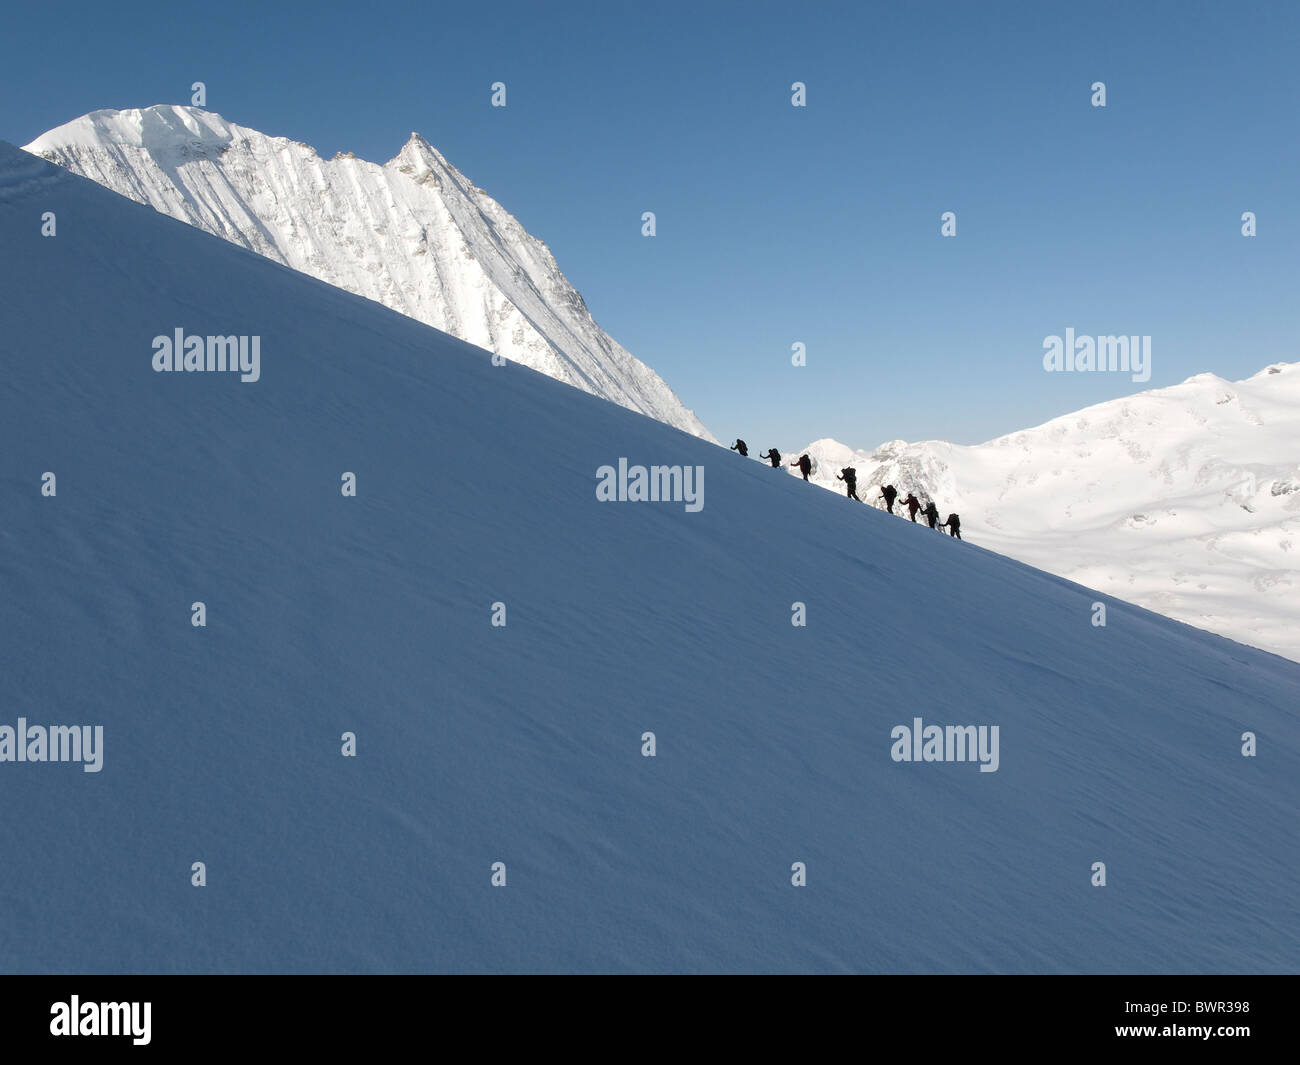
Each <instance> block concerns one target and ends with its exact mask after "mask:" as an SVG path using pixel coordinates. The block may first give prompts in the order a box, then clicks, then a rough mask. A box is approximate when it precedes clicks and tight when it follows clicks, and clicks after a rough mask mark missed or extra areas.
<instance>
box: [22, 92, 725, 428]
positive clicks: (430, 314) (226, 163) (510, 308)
mask: <svg viewBox="0 0 1300 1065" xmlns="http://www.w3.org/2000/svg"><path fill="white" fill-rule="evenodd" d="M26 150H27V151H29V152H33V153H36V154H38V155H41V156H42V157H44V158H46V159H49V160H52V161H53V162H56V163H58V164H59V165H60V166H64V167H67V168H68V169H69V170H72V171H74V172H75V173H78V174H81V175H82V176H84V177H89V178H92V179H93V180H95V181H98V182H99V183H100V184H101V185H104V186H105V187H106V188H110V189H112V190H113V191H114V192H119V193H121V194H122V195H123V196H129V197H130V198H131V199H133V200H136V201H138V202H139V203H146V204H148V205H149V206H151V207H153V208H154V209H155V210H158V211H161V212H162V213H163V214H167V215H171V216H172V217H173V218H179V219H180V220H181V221H183V222H188V223H190V224H191V225H193V226H197V227H199V228H200V229H204V230H207V231H208V232H209V233H215V234H216V235H217V236H219V237H223V238H225V239H226V240H228V241H230V242H232V243H234V244H238V245H240V246H241V247H244V248H249V249H251V250H252V251H255V252H257V253H258V254H260V255H265V256H267V257H268V258H271V259H274V260H275V261H276V262H279V263H284V264H285V265H286V266H291V267H293V269H295V270H301V271H302V272H303V273H307V274H311V275H312V276H313V277H317V278H320V279H321V280H322V281H327V282H329V283H330V284H331V285H337V286H338V287H339V288H344V289H347V290H348V291H349V292H355V293H357V294H358V295H361V296H365V297H366V298H367V299H372V300H375V301H377V302H379V303H382V304H384V306H386V307H391V308H393V310H396V311H401V312H402V313H403V314H406V315H409V316H410V317H412V318H415V319H417V320H419V321H421V322H424V323H426V324H428V325H432V326H434V327H435V328H437V329H441V330H444V331H446V332H448V333H451V334H453V335H454V336H458V337H460V338H461V339H462V340H467V341H469V342H470V343H471V344H477V345H478V346H480V347H484V348H487V349H488V350H489V351H494V352H497V353H498V354H501V355H504V356H505V357H507V358H508V359H511V360H512V361H515V362H521V363H523V364H524V365H525V366H531V367H532V368H533V369H535V370H540V371H541V372H542V373H544V374H547V375H548V376H550V377H554V378H555V379H556V380H559V381H563V382H565V383H566V384H570V385H573V386H574V387H576V388H580V389H582V390H583V391H585V392H590V393H592V394H593V395H597V396H601V397H603V398H605V399H608V400H612V401H613V402H615V403H618V404H620V405H622V406H624V407H628V408H629V409H631V410H635V411H639V412H640V413H642V414H646V415H648V416H650V417H652V418H656V419H658V420H659V421H662V422H665V423H666V424H668V425H673V426H676V427H677V428H679V429H684V430H685V431H686V432H689V433H694V434H695V435H696V436H701V437H703V438H704V439H706V440H712V439H713V437H712V436H711V435H710V434H709V431H708V430H707V429H705V428H704V426H703V425H702V424H701V423H700V421H699V419H697V418H696V417H695V415H694V414H693V413H692V412H691V411H689V410H687V409H686V407H685V406H683V405H682V402H681V400H679V399H678V398H677V396H676V395H675V394H674V393H673V391H672V390H671V389H670V388H669V387H668V385H667V384H665V383H664V381H663V379H662V378H660V377H659V375H658V374H656V373H655V372H654V371H653V370H651V369H650V367H648V366H646V365H645V364H644V363H642V362H640V361H639V360H638V359H636V358H634V357H633V356H632V355H631V354H629V353H628V352H627V351H626V350H625V349H624V348H622V347H621V346H620V345H619V344H618V343H616V342H615V341H614V339H613V338H612V337H610V336H609V335H608V334H607V333H605V332H604V330H602V329H601V328H600V327H599V326H598V325H597V324H596V323H595V321H594V320H593V318H592V317H591V313H590V312H589V311H588V310H587V306H586V304H585V303H584V302H583V300H582V296H581V295H579V294H578V292H577V290H576V289H574V287H573V286H572V285H571V284H569V282H568V281H567V280H566V279H565V277H564V275H563V274H562V273H560V268H559V266H557V265H556V262H555V259H554V257H553V256H552V255H551V252H550V250H549V249H548V248H547V247H546V245H545V244H543V243H542V242H541V241H539V240H537V239H536V238H534V237H532V236H530V235H529V234H528V233H526V232H525V231H524V228H523V227H522V226H521V225H520V224H519V223H518V222H517V221H516V220H515V219H514V218H513V217H512V216H511V215H510V214H508V213H507V212H506V211H505V210H504V209H503V208H502V207H501V205H500V204H499V203H497V202H496V201H495V200H494V199H492V197H490V196H489V195H488V194H487V193H486V192H484V191H483V190H482V189H480V188H476V187H475V186H474V184H473V183H472V182H470V181H469V179H467V178H466V177H465V176H464V175H463V174H462V173H460V171H458V170H457V169H456V168H455V167H453V166H452V165H451V164H450V163H448V162H447V160H446V159H444V158H443V157H442V156H441V155H439V154H438V152H437V151H436V150H435V149H434V148H433V147H432V146H431V145H430V144H429V143H428V142H427V141H425V140H424V139H423V138H421V137H420V136H419V135H418V134H415V133H412V134H411V139H410V140H409V141H407V143H406V146H405V147H404V148H403V149H402V150H401V152H399V153H398V155H397V157H396V158H394V159H392V160H391V161H389V162H388V163H386V164H385V165H383V166H378V165H376V164H375V163H368V162H366V161H365V160H362V159H357V158H355V157H353V156H351V155H350V154H347V155H343V154H341V155H338V156H336V157H335V158H334V159H331V160H328V161H326V160H324V159H321V158H320V156H318V155H317V154H316V152H315V150H314V149H313V148H311V147H310V146H309V145H306V144H302V143H301V142H298V141H292V140H288V139H287V138H284V137H268V136H266V135H265V134H263V133H259V132H258V131H257V130H253V129H246V128H245V127H243V126H237V125H235V124H234V123H233V122H227V121H226V120H225V119H223V118H222V117H221V116H220V115H218V114H214V113H212V112H209V111H204V110H201V109H199V108H197V107H180V106H170V105H158V106H154V107H147V108H144V109H143V110H138V109H135V110H125V111H93V112H91V113H90V114H88V115H83V116H82V117H81V118H78V119H75V120H74V121H72V122H69V123H67V124H66V125H63V126H59V127H58V128H57V129H53V130H50V131H49V132H48V133H45V134H43V135H42V136H40V137H38V138H37V139H36V140H34V141H32V143H31V144H28V145H27V146H26Z"/></svg>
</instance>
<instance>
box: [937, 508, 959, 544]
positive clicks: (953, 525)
mask: <svg viewBox="0 0 1300 1065" xmlns="http://www.w3.org/2000/svg"><path fill="white" fill-rule="evenodd" d="M939 528H941V529H943V528H946V529H947V530H948V535H949V536H955V537H957V539H958V540H960V539H961V518H959V517H958V516H957V515H956V514H949V515H948V520H947V521H946V522H941V523H940V524H939Z"/></svg>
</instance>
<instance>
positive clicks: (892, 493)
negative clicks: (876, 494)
mask: <svg viewBox="0 0 1300 1065" xmlns="http://www.w3.org/2000/svg"><path fill="white" fill-rule="evenodd" d="M880 494H881V495H882V496H884V497H885V509H886V510H887V511H889V513H891V514H892V513H894V500H895V499H897V498H898V489H897V488H895V487H894V486H893V485H892V484H887V485H885V487H884V488H882V489H881V490H880Z"/></svg>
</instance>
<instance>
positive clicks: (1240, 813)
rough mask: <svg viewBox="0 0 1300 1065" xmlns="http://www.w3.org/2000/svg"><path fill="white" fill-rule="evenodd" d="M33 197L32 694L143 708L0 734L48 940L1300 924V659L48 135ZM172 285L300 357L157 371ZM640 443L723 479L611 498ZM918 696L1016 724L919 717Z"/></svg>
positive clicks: (1166, 966) (1284, 939) (557, 945)
mask: <svg viewBox="0 0 1300 1065" xmlns="http://www.w3.org/2000/svg"><path fill="white" fill-rule="evenodd" d="M50 211H52V212H54V213H55V215H56V217H57V224H58V235H57V236H56V237H50V238H43V237H42V236H41V235H40V228H41V216H42V214H43V213H44V212H50ZM0 237H3V242H4V243H3V247H4V249H5V252H4V255H3V258H2V259H0V285H3V291H4V292H5V294H6V299H5V303H4V318H3V336H4V340H5V374H4V384H3V412H2V414H3V416H2V417H0V453H2V454H3V456H4V467H3V471H4V472H3V483H2V484H0V492H2V493H3V500H4V513H5V518H4V521H3V523H0V581H2V582H3V583H2V586H3V589H4V594H3V596H0V626H3V632H4V642H3V650H2V651H0V665H2V667H3V670H4V676H5V678H6V681H7V689H8V691H9V693H10V695H9V699H8V701H7V704H6V711H5V714H4V715H3V717H2V718H0V724H9V725H16V724H17V721H18V719H19V718H20V717H22V718H26V719H27V721H28V722H30V723H34V724H42V725H47V724H67V725H71V724H92V725H94V724H98V725H102V726H103V730H104V732H103V764H102V769H101V770H100V771H99V772H97V773H86V772H83V771H82V769H81V767H79V766H77V765H75V764H66V763H61V764H55V763H39V762H37V763H33V762H24V763H15V762H12V761H5V762H0V802H2V803H3V806H4V810H5V816H4V818H3V819H0V855H3V861H0V958H3V960H4V968H5V969H6V970H9V971H18V972H29V971H91V972H108V973H112V972H121V971H148V972H154V971H157V972H174V971H175V972H184V971H203V972H208V971H352V970H361V971H390V970H397V971H424V970H452V971H491V970H511V971H519V970H522V971H550V970H579V971H627V970H648V971H717V970H817V971H845V970H855V971H905V972H911V971H981V972H983V971H1015V972H1055V971H1133V970H1141V971H1152V972H1164V971H1192V972H1240V971H1247V970H1267V971H1290V970H1293V969H1294V966H1295V959H1296V957H1297V956H1300V935H1298V934H1297V918H1296V909H1295V905H1294V885H1295V883H1296V881H1297V879H1298V878H1300V858H1298V852H1297V848H1296V843H1295V812H1296V810H1297V808H1300V773H1297V772H1296V766H1297V755H1300V726H1298V725H1297V719H1296V707H1297V696H1300V667H1298V666H1296V665H1295V664H1293V663H1291V662H1287V661H1285V660H1283V659H1280V658H1276V657H1274V656H1271V655H1268V654H1265V653H1263V652H1259V651H1255V650H1252V649H1249V648H1246V647H1244V646H1241V645H1239V644H1234V643H1231V642H1229V641H1227V640H1224V639H1221V638H1219V637H1215V636H1212V635H1209V634H1207V633H1204V632H1201V631H1199V630H1196V629H1192V628H1189V627H1187V626H1184V625H1181V624H1179V623H1176V622H1173V621H1170V620H1168V619H1166V618H1163V617H1160V616H1158V615H1155V614H1152V613H1149V612H1148V611H1146V610H1143V609H1140V608H1137V607H1132V606H1129V605H1126V604H1124V603H1122V602H1119V601H1116V600H1110V599H1106V600H1105V602H1106V603H1107V604H1108V608H1109V617H1108V624H1107V626H1106V627H1105V628H1094V627H1093V626H1092V625H1091V623H1090V619H1091V617H1092V609H1091V606H1092V603H1093V602H1094V601H1095V600H1098V599H1099V598H1103V597H1099V596H1098V595H1096V594H1095V593H1093V592H1091V591H1088V590H1086V589H1084V588H1082V587H1079V586H1077V585H1074V584H1071V583H1068V582H1067V581H1064V580H1062V579H1060V578H1057V577H1052V576H1048V575H1047V574H1044V573H1042V572H1039V571H1037V570H1033V569H1031V568H1029V567H1027V566H1025V565H1023V564H1021V563H1018V562H1014V561H1011V560H1009V559H1007V558H1004V557H1001V556H998V555H995V554H992V553H990V552H988V551H985V550H983V549H981V548H980V547H978V546H975V545H972V544H969V543H959V542H957V541H954V540H950V539H949V538H947V537H940V536H937V535H933V534H931V533H930V532H929V531H928V530H922V529H918V528H916V527H913V526H912V525H910V524H909V523H906V522H901V521H897V520H894V519H891V518H889V517H888V516H886V515H884V514H881V513H879V512H877V511H874V510H872V509H870V508H867V507H864V506H861V505H858V504H853V503H849V502H846V501H845V500H843V499H836V498H834V497H832V496H831V495H829V494H827V493H826V492H821V491H815V490H814V489H812V488H811V487H809V486H807V485H804V484H802V483H801V482H798V481H795V480H792V479H790V478H789V477H785V476H782V475H780V474H779V473H778V472H776V471H773V470H770V469H765V468H764V467H763V466H761V465H760V464H759V463H757V462H753V461H745V460H743V459H740V458H739V457H737V456H736V455H733V454H729V453H727V452H726V451H724V450H721V449H719V448H717V447H714V446H712V445H710V444H707V443H705V442H704V441H702V440H699V439H697V438H695V437H692V436H690V435H688V434H686V433H682V432H678V431H676V430H674V429H672V428H669V427H666V426H664V425H662V424H660V423H659V422H656V421H653V420H651V419H649V418H645V417H641V416H639V415H637V414H634V413H631V412H628V411H626V410H623V409H622V408H620V407H617V406H614V405H612V404H609V403H604V402H601V401H599V400H597V399H595V398H593V397H591V396H589V395H586V394H584V393H582V392H580V391H576V390H574V389H570V388H566V387H564V386H562V385H560V384H558V383H556V382H555V381H553V380H550V379H549V378H547V377H545V376H542V375H540V374H537V373H534V372H532V371H530V370H528V369H526V368H524V367H520V366H515V365H511V366H507V367H504V368H501V367H494V366H492V365H491V362H490V360H489V357H488V355H487V354H486V353H485V352H483V351H481V350H479V349H475V348H472V347H470V346H469V345H467V344H465V343H462V342H460V341H458V340H455V339H452V338H450V337H448V336H446V335H444V334H441V333H439V332H437V331H435V330H433V329H431V328H429V327H427V326H424V325H422V324H420V323H418V322H416V321H414V320H412V319H410V318H407V317H403V316H402V315H399V314H397V313H395V312H393V311H390V310H388V309H385V308H384V307H381V306H379V305H377V304H375V303H373V302H370V301H367V300H364V299H361V298H359V297H356V296H353V295H350V294H348V293H345V292H341V291H339V290H338V289H335V288H331V287H329V286H327V285H325V284H323V283H321V282H319V281H316V280H314V279H312V278H310V277H307V276H304V275H302V274H300V273H295V272H293V271H291V270H288V269H286V268H284V267H283V266H280V265H278V264H276V263H274V262H271V261H270V260H268V259H265V258H261V257H259V256H257V255H254V254H252V253H250V252H248V251H245V250H243V249H240V248H238V247H235V246H234V245H232V244H229V243H226V242H223V241H221V240H218V239H215V238H213V237H212V236H210V235H208V234H206V233H204V232H201V231H200V230H198V229H194V228H192V227H189V226H186V225H183V224H181V223H179V222H177V221H175V220H173V219H170V218H167V217H165V216H163V215H161V214H158V213H157V212H155V211H153V210H151V209H149V208H145V207H142V206H140V205H138V204H135V203H133V202H131V201H130V200H128V199H125V198H123V197H120V196H117V195H115V194H113V193H111V192H109V191H107V190H105V189H103V188H101V187H99V186H98V185H96V184H94V183H92V182H90V181H87V180H84V179H82V178H80V177H77V176H74V175H71V174H69V173H67V172H66V171H63V170H60V169H59V168H57V167H55V166H53V165H50V164H48V163H45V162H43V161H41V160H39V159H37V158H35V157H33V156H31V155H28V154H25V153H23V152H21V151H19V150H17V149H15V148H11V147H9V146H7V145H0ZM176 328H182V329H184V330H185V331H186V332H187V333H188V334H197V335H208V334H213V335H232V334H245V335H249V336H259V337H260V338H261V341H260V343H261V348H260V350H261V377H260V380H258V381H256V382H254V383H243V382H241V381H240V380H239V377H238V375H235V374H231V373H229V372H227V373H219V372H210V373H206V372H205V373H184V372H181V373H175V372H173V373H155V372H154V371H153V370H152V368H151V360H152V357H153V349H152V346H151V342H152V340H153V338H154V337H155V336H158V335H171V334H172V332H173V331H174V330H175V329H176ZM466 440H474V441H475V449H474V451H473V461H472V463H458V462H456V461H455V459H456V456H457V455H458V454H460V449H461V448H462V446H463V444H464V442H465V441H466ZM521 441H526V442H527V443H528V445H529V446H528V447H527V448H522V447H521V446H520V442H521ZM521 456H523V457H521ZM623 456H626V457H627V458H628V460H629V461H630V462H632V463H658V464H682V465H686V466H702V467H703V468H704V472H705V477H704V489H705V494H704V501H705V505H704V507H703V509H702V510H700V511H699V512H697V513H688V512H687V511H686V509H685V507H684V506H683V505H682V504H680V503H650V502H641V503H632V502H626V503H618V502H604V503H602V502H599V501H598V500H597V498H596V492H595V486H596V470H597V468H598V467H599V466H601V465H603V464H606V463H609V464H617V462H618V459H619V458H620V457H623ZM46 472H52V473H54V474H55V475H56V476H57V495H55V496H53V497H45V496H42V494H41V490H40V485H41V480H42V475H43V474H44V473H46ZM344 472H352V473H355V475H356V478H357V495H356V497H355V498H347V497H344V496H343V495H342V494H341V492H340V484H341V481H340V478H341V476H342V474H343V473H344ZM498 601H500V602H503V603H505V604H506V609H507V611H508V613H507V620H508V624H507V625H506V626H505V627H504V628H494V627H492V625H491V624H490V619H491V607H492V604H493V603H494V602H498ZM195 602H202V603H204V604H205V606H206V612H207V616H206V620H207V625H206V627H204V628H195V627H193V626H192V625H191V605H192V604H193V603H195ZM795 602H799V603H803V604H805V605H806V609H807V620H808V623H807V627H806V628H797V627H792V626H791V604H792V603H795ZM914 716H921V717H922V718H923V719H924V721H925V722H926V723H927V724H940V725H943V724H985V725H996V726H998V728H999V735H1000V741H999V761H1000V764H999V768H998V769H997V771H996V772H989V773H983V772H980V771H979V768H978V767H977V766H976V765H975V764H973V763H970V762H965V763H940V762H922V763H900V762H894V761H892V760H891V757H890V748H891V729H893V727H894V726H896V725H901V724H909V725H910V724H911V722H912V719H913V717H914ZM1247 730H1249V731H1252V732H1255V733H1256V734H1257V735H1258V743H1259V755H1258V757H1255V758H1245V757H1242V754H1241V735H1242V733H1243V732H1245V731H1247ZM647 731H652V732H654V733H655V736H656V739H657V748H658V753H657V756H656V757H653V758H647V757H642V754H641V747H642V735H643V733H645V732H647ZM345 732H354V733H355V734H356V751H357V753H356V757H354V758H345V757H342V756H341V754H340V748H341V746H342V740H341V737H342V734H343V733H345ZM199 861H201V862H204V863H206V875H207V885H206V886H205V887H201V888H200V887H193V886H191V868H192V864H193V863H194V862H199ZM1098 861H1102V862H1105V863H1106V867H1107V878H1108V886H1106V887H1104V888H1102V887H1093V886H1091V885H1090V877H1091V867H1092V864H1093V863H1094V862H1098ZM494 862H504V863H505V865H506V869H507V884H506V886H505V887H493V886H491V883H490V878H491V866H492V864H493V863H494ZM795 862H804V863H806V867H807V877H808V885H807V886H806V887H794V886H792V885H791V866H792V864H793V863H795Z"/></svg>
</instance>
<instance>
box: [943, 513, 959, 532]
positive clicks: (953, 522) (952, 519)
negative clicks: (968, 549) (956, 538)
mask: <svg viewBox="0 0 1300 1065" xmlns="http://www.w3.org/2000/svg"><path fill="white" fill-rule="evenodd" d="M944 524H945V525H950V526H952V527H953V528H954V529H960V528H961V518H960V517H958V516H957V515H956V514H949V515H948V520H947V521H946V522H945V523H944Z"/></svg>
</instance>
